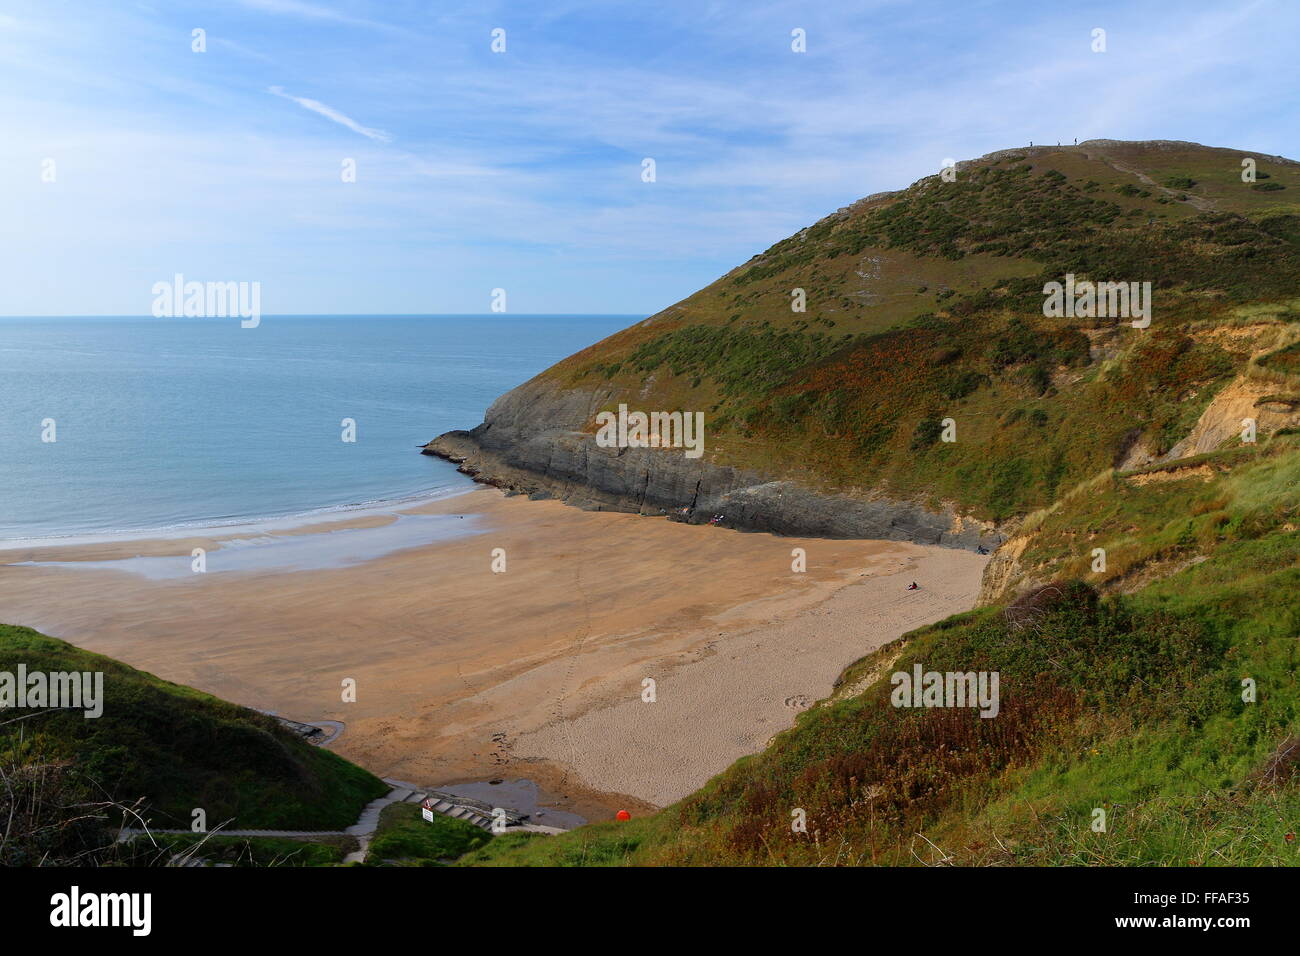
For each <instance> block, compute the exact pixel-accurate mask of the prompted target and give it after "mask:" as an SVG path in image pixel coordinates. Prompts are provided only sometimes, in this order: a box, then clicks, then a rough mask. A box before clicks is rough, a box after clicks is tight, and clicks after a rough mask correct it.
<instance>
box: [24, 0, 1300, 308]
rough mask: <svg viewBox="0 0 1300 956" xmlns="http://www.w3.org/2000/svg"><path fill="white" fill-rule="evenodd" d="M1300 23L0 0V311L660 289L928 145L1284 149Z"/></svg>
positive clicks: (1016, 5)
mask: <svg viewBox="0 0 1300 956" xmlns="http://www.w3.org/2000/svg"><path fill="white" fill-rule="evenodd" d="M1097 29H1101V30H1104V31H1105V51H1104V52H1094V50H1093V46H1094V45H1095V44H1094V38H1093V32H1094V30H1097ZM195 30H201V31H203V33H202V34H201V37H202V40H203V42H202V43H201V44H199V43H197V42H196V37H195V34H194V31H195ZM498 30H502V31H504V41H505V44H504V45H505V49H504V51H503V52H496V51H494V50H493V33H494V31H498ZM794 31H802V36H803V38H804V44H805V46H806V49H805V51H804V52H796V51H795V50H794V49H793V48H792V47H793V46H794V45H796V39H795V37H794V35H793V34H794ZM1297 36H1300V3H1297V2H1296V0H1254V2H1249V0H1248V2H1237V3H1233V2H1218V3H1204V2H1198V0H1177V2H1169V3H1142V2H1133V0H1125V2H1118V3H1043V2H1041V0H1029V2H1010V0H1008V2H991V0H990V2H980V0H966V2H961V3H953V2H946V3H927V2H916V0H900V2H894V0H875V2H873V0H861V2H854V3H846V2H834V0H816V2H814V0H809V2H804V3H784V2H763V0H748V2H732V3H715V2H709V0H686V2H676V0H657V2H654V3H627V2H613V0H611V2H605V3H583V2H570V0H548V2H545V3H540V2H516V3H494V2H491V0H473V2H464V3H457V2H440V3H432V2H416V0H382V2H381V0H220V2H217V0H210V2H202V0H193V2H188V0H157V2H144V0H81V2H63V0H0V315H146V314H148V313H149V311H150V308H151V305H152V302H153V295H152V291H151V290H152V287H153V285H154V283H156V282H159V281H161V280H170V279H171V278H172V276H173V275H175V274H177V273H180V274H182V275H184V276H185V278H186V279H187V280H199V281H220V282H227V281H245V282H258V283H260V286H261V310H262V312H263V313H265V314H275V313H343V314H349V313H365V314H370V313H373V314H382V313H399V314H424V313H485V312H488V311H489V310H490V307H491V303H492V294H493V290H494V289H504V290H506V305H507V308H508V310H509V311H510V312H513V313H525V314H528V313H568V314H575V313H615V314H641V315H649V314H652V313H654V312H657V311H659V310H661V309H663V308H665V307H667V306H669V305H671V304H672V303H674V302H676V301H678V300H679V299H681V298H684V297H685V296H687V295H689V294H690V293H692V292H694V291H695V290H696V289H698V288H700V287H702V286H704V285H707V284H708V283H709V282H712V281H713V280H714V279H716V278H717V277H718V276H720V275H722V274H724V273H726V272H727V271H728V270H730V269H732V268H734V267H735V266H736V265H739V264H740V263H742V262H744V261H745V260H747V259H749V258H750V257H751V256H753V255H754V254H756V253H759V252H762V251H763V250H764V249H766V248H768V247H769V246H770V245H772V244H773V243H774V242H777V241H779V240H780V239H782V238H784V237H786V236H788V235H790V234H792V233H794V232H797V231H798V230H799V229H801V228H803V227H804V226H807V225H809V224H811V223H813V222H815V221H816V220H818V219H820V218H821V217H822V216H824V215H826V214H827V213H830V212H833V211H834V210H835V209H837V208H839V207H841V206H845V205H847V204H848V203H850V202H853V201H854V200H856V199H858V198H861V197H862V196H865V195H869V194H871V193H874V192H879V191H882V190H887V189H899V188H902V187H905V186H907V185H908V184H910V183H911V182H913V181H915V180H917V179H919V178H921V177H923V176H927V175H930V174H932V173H935V172H937V171H938V170H939V168H940V166H941V165H942V164H943V162H944V160H946V159H956V160H962V159H969V158H974V157H977V156H980V155H982V154H984V153H987V152H992V151H994V150H998V149H1005V148H1009V147H1014V146H1018V145H1023V144H1027V143H1029V142H1031V141H1032V142H1035V143H1050V142H1057V141H1060V142H1065V143H1068V142H1072V141H1073V140H1074V139H1075V138H1076V137H1077V138H1078V139H1079V141H1083V140H1085V139H1093V138H1111V139H1184V140H1193V141H1196V142H1201V143H1205V144H1207V145H1213V146H1225V147H1232V148H1238V149H1242V150H1248V151H1252V152H1258V153H1265V154H1280V155H1285V156H1290V157H1293V158H1294V157H1297V156H1300V148H1298V144H1297V143H1296V136H1297V131H1300V123H1298V122H1297V117H1300V102H1298V99H1300V97H1298V96H1297V89H1298V88H1300V84H1298V83H1297V81H1296V79H1295V77H1296V75H1297V71H1296V49H1295V42H1296V37H1297ZM196 45H201V46H203V47H204V49H203V50H202V51H196V50H195V46H196ZM498 45H499V43H498ZM647 158H649V159H652V160H653V161H654V173H655V175H654V181H653V182H646V181H644V177H643V162H644V160H646V159H647ZM349 161H351V163H353V164H354V166H355V173H356V174H355V181H354V182H347V181H345V176H344V167H345V164H346V163H348V162H349Z"/></svg>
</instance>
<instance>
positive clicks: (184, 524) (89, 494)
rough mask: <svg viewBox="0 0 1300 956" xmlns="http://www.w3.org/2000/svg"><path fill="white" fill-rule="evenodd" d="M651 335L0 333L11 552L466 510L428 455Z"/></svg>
mask: <svg viewBox="0 0 1300 956" xmlns="http://www.w3.org/2000/svg"><path fill="white" fill-rule="evenodd" d="M642 318H644V316H639V315H601V316H590V315H577V316H569V315H500V314H496V315H490V316H485V315H439V316H367V315H329V316H310V315H293V316H287V315H286V316H274V315H268V316H263V317H262V319H261V322H260V324H259V325H258V326H257V327H256V328H242V327H241V326H240V323H239V321H238V320H237V319H215V318H205V319H193V318H186V319H156V318H137V317H110V316H98V317H75V316H69V317H58V318H15V317H9V318H0V543H5V542H7V543H10V544H12V543H14V542H31V543H49V544H57V543H60V541H63V540H67V539H75V538H79V537H82V536H88V535H89V536H104V537H113V536H118V535H121V536H124V537H143V536H146V535H147V534H152V533H163V534H181V533H184V532H185V531H186V529H209V528H221V527H224V526H240V525H245V524H247V523H249V522H250V521H261V522H263V523H264V524H265V525H266V526H269V523H272V522H276V521H280V522H282V523H293V522H294V521H298V520H304V519H319V518H322V517H329V516H333V515H337V514H340V513H346V512H352V511H362V510H365V509H369V508H374V507H376V506H379V507H386V506H391V505H394V504H400V503H404V502H408V501H410V502H414V501H419V500H424V499H428V498H434V497H438V496H442V495H449V494H454V493H456V492H459V491H462V490H464V489H466V488H468V487H471V483H470V481H469V479H468V478H466V477H465V476H463V475H461V474H459V473H458V472H457V471H456V470H455V467H454V466H453V465H451V464H449V463H448V462H445V461H441V460H439V459H436V458H432V457H429V456H426V455H421V454H420V453H419V452H420V446H421V445H423V444H424V443H425V442H427V441H429V440H430V439H432V438H434V437H435V436H437V435H439V434H441V433H442V432H444V431H448V430H450V429H453V428H472V427H473V426H475V425H477V424H478V423H479V422H481V421H482V420H483V413H484V412H485V411H486V410H487V407H488V406H489V405H490V404H491V403H492V401H493V400H494V399H496V398H497V397H498V396H500V395H501V394H503V393H505V392H507V391H509V390H510V389H511V388H514V387H515V386H516V385H519V384H521V383H523V382H525V381H527V380H528V379H529V378H531V377H532V376H534V375H536V374H537V373H538V372H541V371H542V370H544V369H546V368H547V367H548V366H550V365H552V364H554V363H555V362H557V361H559V360H560V359H562V358H564V357H566V356H568V355H570V354H572V353H573V352H576V351H578V350H579V349H582V348H585V347H586V346H588V345H591V344H592V343H594V342H597V341H599V340H600V339H603V338H605V337H606V336H608V335H611V334H613V333H614V332H616V331H618V330H620V329H623V328H626V327H627V326H629V325H631V324H633V323H634V322H636V321H639V320H640V319H642ZM348 438H352V439H354V440H351V441H349V440H345V439H348Z"/></svg>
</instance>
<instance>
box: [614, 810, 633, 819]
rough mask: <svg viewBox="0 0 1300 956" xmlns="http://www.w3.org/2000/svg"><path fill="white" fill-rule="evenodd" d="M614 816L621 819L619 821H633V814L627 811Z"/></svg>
mask: <svg viewBox="0 0 1300 956" xmlns="http://www.w3.org/2000/svg"><path fill="white" fill-rule="evenodd" d="M614 816H615V817H616V818H617V819H619V820H631V819H632V814H630V813H628V812H627V811H626V810H620V811H618V813H616V814H614Z"/></svg>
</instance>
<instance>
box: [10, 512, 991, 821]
mask: <svg viewBox="0 0 1300 956" xmlns="http://www.w3.org/2000/svg"><path fill="white" fill-rule="evenodd" d="M404 513H405V514H407V515H411V516H437V517H430V518H428V519H415V520H410V519H404V520H403V522H402V523H401V528H400V529H395V528H394V527H393V526H394V525H395V524H396V523H397V522H396V519H395V517H394V516H393V515H385V514H367V515H364V516H358V517H352V518H345V519H342V520H338V521H328V522H317V523H316V524H313V525H310V526H306V527H300V528H282V529H277V530H274V531H270V532H264V533H259V534H258V535H256V536H246V537H244V538H243V539H241V540H238V541H234V540H232V537H237V536H238V535H237V534H236V533H232V532H231V530H230V529H222V530H221V532H220V533H214V534H210V535H203V534H196V535H194V536H190V537H183V538H182V537H176V538H170V539H165V540H152V541H130V542H125V541H120V540H116V541H97V542H86V543H79V544H74V545H67V546H62V547H57V548H53V547H45V546H42V547H23V548H19V549H10V550H0V620H3V621H5V622H7V623H11V624H24V625H28V626H30V627H34V628H37V629H39V630H41V631H44V632H46V633H48V634H50V635H52V636H55V637H60V638H63V639H65V640H68V641H71V642H73V643H75V644H77V645H79V646H81V647H85V648H87V649H89V650H93V651H98V652H100V653H104V654H108V655H110V656H112V657H115V658H118V659H120V660H122V661H125V662H126V663H129V664H131V665H133V666H135V667H139V668H142V669H144V670H147V671H150V672H152V673H154V674H157V675H158V676H160V677H163V678H165V679H167V680H172V681H176V682H178V683H183V684H189V685H192V686H194V687H198V688H200V689H202V690H205V691H208V692H210V693H213V694H216V695H218V696H221V697H224V698H226V699H228V700H232V701H235V702H237V703H240V704H245V705H247V706H250V707H256V708H259V709H263V710H268V711H275V712H276V713H278V714H280V715H281V716H284V717H289V718H292V719H295V720H301V721H307V722H311V721H315V720H334V721H341V722H343V724H344V730H343V732H342V734H341V735H339V736H338V737H337V738H335V739H334V740H333V741H332V742H331V743H330V744H329V746H330V748H331V749H334V750H336V751H338V752H339V753H341V754H343V755H344V756H346V757H348V758H350V759H352V760H355V761H356V762H358V763H360V764H361V765H363V766H365V767H367V768H368V769H370V770H371V771H372V772H374V773H377V774H379V775H380V776H384V777H393V778H397V779H401V780H410V781H414V782H417V783H420V784H423V785H426V786H435V787H436V786H439V785H448V784H456V783H463V782H469V781H484V780H488V779H496V778H509V779H518V778H525V779H528V780H532V781H536V782H537V783H538V784H539V785H540V786H541V787H542V789H543V791H544V792H543V795H542V797H543V799H542V803H543V804H544V805H549V806H553V807H557V808H559V809H562V810H566V811H570V812H576V813H579V814H581V815H583V816H585V817H588V818H590V819H606V818H607V817H608V815H609V813H610V811H612V810H614V809H617V808H627V809H631V810H633V811H638V810H640V811H644V810H647V809H649V808H651V807H655V806H663V805H665V804H667V803H670V802H672V801H674V800H676V799H679V798H681V797H682V796H684V795H686V794H687V793H689V792H691V791H692V790H694V789H696V788H697V787H699V786H700V785H701V784H703V783H704V782H706V781H707V780H708V779H709V778H710V777H711V776H713V775H714V774H716V773H718V772H720V771H721V770H723V769H725V768H726V767H727V766H728V765H729V764H730V763H731V762H733V761H734V760H735V759H736V758H738V757H740V756H742V755H744V754H747V753H753V752H755V751H757V750H759V749H761V748H762V746H763V745H764V744H765V743H766V741H767V740H768V739H770V738H771V736H772V735H773V734H775V733H777V732H778V731H780V730H782V729H784V728H785V727H788V726H790V725H791V724H792V723H793V720H794V715H795V713H796V712H797V710H799V709H801V708H803V707H805V706H807V704H808V703H810V702H814V701H816V700H817V699H819V698H821V697H824V696H826V695H827V694H828V693H829V692H830V690H831V685H832V683H833V682H834V680H835V678H836V677H837V676H838V675H839V673H840V671H841V670H842V669H843V668H844V666H845V665H847V664H849V663H850V662H852V661H853V660H855V659H857V658H858V657H860V656H862V655H863V654H866V653H868V652H869V651H871V650H874V649H875V648H877V647H879V646H880V645H882V644H884V643H886V642H888V641H889V640H892V639H893V638H895V637H897V636H899V635H900V634H902V633H904V632H905V631H907V630H910V629H912V628H914V627H918V626H921V625H923V624H925V623H928V622H931V621H934V620H938V619H940V618H943V617H946V616H947V615H949V614H953V613H956V612H958V611H962V610H966V609H968V608H970V607H972V606H973V605H974V602H975V599H976V596H977V594H978V592H979V579H980V574H981V572H982V570H983V567H984V564H985V562H986V561H987V560H988V558H987V557H985V556H980V555H976V554H973V553H970V552H964V551H955V550H951V549H945V548H935V547H923V546H919V545H912V544H907V543H900V542H882V541H826V540H821V539H798V538H777V537H772V536H769V535H761V534H744V533H740V532H736V531H729V530H726V529H721V528H714V527H708V526H689V525H682V524H677V523H672V522H669V521H666V520H663V519H657V518H644V517H640V516H637V515H625V514H610V513H588V512H582V511H579V510H577V509H574V508H569V507H567V506H565V505H562V504H560V503H558V502H553V501H537V502H534V501H527V500H525V499H523V498H507V497H505V496H503V495H502V494H501V493H500V492H498V491H496V490H494V489H488V488H479V489H475V490H472V491H470V492H468V493H466V494H463V495H459V496H456V497H452V498H446V499H442V500H438V501H434V502H431V503H428V504H424V505H420V506H418V507H414V508H410V509H407V510H406V511H405V512H404ZM462 515H463V516H464V517H460V516H462ZM362 529H373V531H374V535H375V537H373V538H368V537H366V536H364V535H363V536H357V535H350V536H349V535H339V534H335V532H344V531H347V532H351V531H357V530H362ZM426 529H427V535H428V537H427V540H426V539H423V538H421V535H425V534H426ZM398 530H400V534H399V533H398ZM301 535H307V536H310V538H311V540H312V541H313V542H315V543H316V544H317V545H318V547H317V548H315V549H314V550H315V551H316V552H317V553H315V554H314V555H313V556H312V557H310V558H306V557H304V553H305V552H304V550H303V549H302V548H301V547H300V545H299V544H298V543H295V546H294V547H293V548H286V549H282V550H277V549H278V548H279V543H278V542H276V541H270V542H268V541H267V538H268V537H270V538H276V537H296V536H301ZM412 535H414V537H413V536H412ZM223 541H224V542H225V543H224V546H223ZM340 542H343V544H340ZM268 543H269V544H270V546H271V548H270V550H266V546H267V545H268ZM796 547H801V548H804V549H805V550H806V552H807V572H806V573H795V572H794V571H792V570H791V562H792V557H791V550H792V549H793V548H796ZM194 548H204V549H207V551H208V554H207V556H206V560H207V564H208V572H207V573H202V574H199V573H193V572H192V571H188V568H189V567H190V564H191V552H192V549H194ZM394 548H396V549H394ZM497 548H500V549H504V552H505V562H506V565H505V567H506V569H505V571H504V573H495V572H494V571H493V568H492V565H493V552H494V549H497ZM241 549H243V550H245V551H249V552H250V553H255V558H254V560H253V561H252V563H251V564H249V563H248V562H247V561H245V562H244V563H243V564H241V563H240V562H239V561H237V560H234V559H235V557H236V552H237V551H239V550H241ZM308 550H312V549H308ZM223 551H224V552H225V553H224V555H223ZM368 553H369V554H370V555H371V556H369V557H367V554H368ZM268 555H270V557H269V558H268V557H267V556H268ZM136 556H145V557H153V558H166V559H167V560H168V561H175V562H178V563H180V564H183V566H184V567H185V568H186V569H187V570H186V573H184V574H181V575H178V574H175V573H174V568H170V566H168V567H167V568H166V569H165V570H166V573H159V570H158V569H159V567H160V566H159V565H158V564H157V563H156V562H155V563H152V564H149V563H141V562H140V561H138V560H134V559H135V558H136ZM83 561H93V562H97V564H96V566H94V567H88V566H83V567H77V566H76V565H75V564H72V562H83ZM303 561H308V562H309V569H308V570H301V569H295V568H296V567H301V566H302V562H303ZM33 562H34V563H33ZM46 562H58V563H59V565H60V566H48V565H45V563H46ZM70 564H72V566H69V565H70ZM223 568H226V569H228V570H222V569H223ZM914 579H915V580H917V581H919V582H920V583H921V585H922V589H921V590H920V591H916V592H908V591H905V590H904V589H905V587H906V585H907V583H908V582H909V581H911V580H914ZM647 679H650V680H653V681H654V691H655V694H654V696H655V700H654V701H653V702H647V701H645V700H643V693H644V692H645V689H646V685H645V683H644V682H645V681H646V680H647ZM347 681H355V687H356V695H355V696H356V700H355V701H354V702H345V701H344V700H343V699H342V698H343V694H344V684H345V682H347Z"/></svg>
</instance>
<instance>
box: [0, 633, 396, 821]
mask: <svg viewBox="0 0 1300 956" xmlns="http://www.w3.org/2000/svg"><path fill="white" fill-rule="evenodd" d="M19 664H23V665H25V666H26V668H27V670H28V671H29V672H32V671H90V672H101V673H103V675H104V678H103V693H104V702H103V713H102V716H100V717H98V718H94V719H87V718H85V717H83V716H82V712H81V711H67V710H63V711H44V712H40V711H35V710H30V709H29V710H15V711H13V712H12V717H6V719H7V720H8V721H9V722H7V723H5V724H4V725H2V726H0V760H4V761H6V762H12V763H14V764H17V765H20V766H45V765H50V766H55V765H58V766H67V767H70V768H72V771H73V772H75V775H76V776H77V778H78V781H79V784H78V785H79V786H80V787H81V788H82V789H83V790H84V791H85V792H86V793H87V794H88V795H91V796H93V797H94V798H96V799H112V800H117V801H120V802H123V803H127V804H131V803H134V802H136V801H137V800H140V801H143V806H144V808H145V810H144V816H145V818H146V819H148V820H149V821H150V822H151V823H152V825H153V826H154V827H157V828H159V829H169V828H170V829H176V828H188V827H189V826H190V823H191V820H192V811H193V810H194V809H195V808H201V809H203V810H204V811H205V813H206V815H207V820H208V823H209V826H210V827H212V826H216V825H217V824H218V823H222V822H225V821H229V822H228V823H227V826H229V827H232V828H233V827H237V828H240V829H295V830H298V829H302V830H336V829H343V828H344V827H347V826H350V825H351V824H353V823H355V822H356V819H357V816H358V814H359V813H360V811H361V808H362V807H364V806H365V805H366V804H367V803H368V802H369V801H370V800H373V799H374V798H375V797H378V796H382V795H383V794H384V793H386V792H387V789H388V788H387V786H386V785H385V784H384V783H383V782H382V781H381V780H379V779H378V778H377V777H375V776H374V775H372V774H370V773H368V772H366V771H365V770H362V769H361V768H360V767H358V766H356V765H355V764H351V763H349V762H347V761H346V760H344V759H342V758H341V757H339V756H337V755H336V754H333V753H330V752H329V751H327V750H323V749H321V748H318V747H313V746H311V745H310V744H307V743H306V742H304V741H303V740H302V739H300V738H299V737H297V736H296V735H294V734H293V733H291V732H290V731H288V730H286V729H284V728H283V727H282V726H281V725H280V724H279V722H278V721H276V720H275V719H274V718H271V717H267V716H265V715H263V714H259V713H256V712H255V711H251V710H248V709H246V708H244V707H239V706H236V705H234V704H230V703H227V702H226V701H223V700H220V699H218V698H216V697H212V696H210V695H208V694H204V693H201V692H199V691H197V690H194V689H193V688H190V687H184V686H181V685H179V684H172V683H170V682H168V681H164V680H160V679H158V678H157V677H154V676H153V675H151V674H147V673H145V672H143V671H139V670H136V669H135V668H133V667H128V666H127V665H125V664H122V663H120V662H118V661H115V660H112V659H111V658H107V657H104V656H102V655H99V654H93V653H90V652H89V651H84V650H81V649H79V648H77V647H74V646H73V645H71V644H68V643H66V642H64V641H60V640H56V639H54V638H50V637H46V636H45V635H43V634H39V633H37V632H36V631H33V630H31V629H29V628H22V627H11V626H8V625H0V671H8V672H10V673H13V672H16V671H17V669H18V666H19ZM16 718H23V719H21V720H17V721H16V722H14V720H15V719H16Z"/></svg>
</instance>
